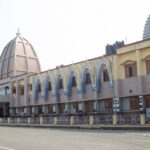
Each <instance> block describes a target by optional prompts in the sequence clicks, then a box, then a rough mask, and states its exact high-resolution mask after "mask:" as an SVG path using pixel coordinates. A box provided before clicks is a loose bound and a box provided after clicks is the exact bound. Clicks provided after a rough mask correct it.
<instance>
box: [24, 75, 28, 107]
mask: <svg viewBox="0 0 150 150" xmlns="http://www.w3.org/2000/svg"><path fill="white" fill-rule="evenodd" d="M28 97H29V90H28V77H25V78H24V102H25V104H27V105H28V104H29V101H28Z"/></svg>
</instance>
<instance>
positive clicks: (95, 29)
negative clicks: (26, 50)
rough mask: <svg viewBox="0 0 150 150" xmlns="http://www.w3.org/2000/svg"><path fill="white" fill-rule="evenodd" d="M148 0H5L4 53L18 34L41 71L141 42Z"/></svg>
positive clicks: (1, 11)
mask: <svg viewBox="0 0 150 150" xmlns="http://www.w3.org/2000/svg"><path fill="white" fill-rule="evenodd" d="M149 14H150V1H149V0H0V53H1V52H2V50H3V48H4V47H5V45H6V44H7V43H8V42H9V41H10V40H11V39H12V38H14V37H15V36H16V32H17V30H18V28H19V31H20V33H21V36H23V37H24V38H26V39H27V40H28V41H30V43H31V44H32V45H33V47H34V49H35V51H36V53H37V55H38V57H39V60H40V64H41V67H42V71H44V70H48V69H52V68H55V67H56V66H58V65H61V64H64V65H67V64H71V63H75V62H79V61H82V60H86V59H90V58H94V57H98V56H101V55H104V54H105V46H106V45H107V44H113V43H115V41H122V40H124V41H125V43H126V44H129V43H132V42H136V41H139V40H142V35H143V29H144V25H145V21H146V19H147V17H148V15H149Z"/></svg>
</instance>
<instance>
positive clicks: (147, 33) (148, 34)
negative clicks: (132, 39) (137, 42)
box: [143, 15, 150, 39]
mask: <svg viewBox="0 0 150 150" xmlns="http://www.w3.org/2000/svg"><path fill="white" fill-rule="evenodd" d="M149 38H150V15H149V16H148V18H147V20H146V23H145V27H144V32H143V39H149Z"/></svg>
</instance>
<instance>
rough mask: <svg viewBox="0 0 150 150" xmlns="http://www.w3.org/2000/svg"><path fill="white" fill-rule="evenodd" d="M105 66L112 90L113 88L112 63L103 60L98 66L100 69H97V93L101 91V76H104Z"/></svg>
mask: <svg viewBox="0 0 150 150" xmlns="http://www.w3.org/2000/svg"><path fill="white" fill-rule="evenodd" d="M103 65H105V66H106V70H107V72H108V78H109V85H110V87H111V88H112V87H113V81H112V73H111V67H110V62H109V61H108V60H101V61H100V62H99V64H98V69H97V74H96V90H97V92H100V91H101V76H102V72H103Z"/></svg>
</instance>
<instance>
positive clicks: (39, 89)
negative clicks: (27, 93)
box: [38, 83, 41, 93]
mask: <svg viewBox="0 0 150 150" xmlns="http://www.w3.org/2000/svg"><path fill="white" fill-rule="evenodd" d="M38 92H39V93H41V83H38Z"/></svg>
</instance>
